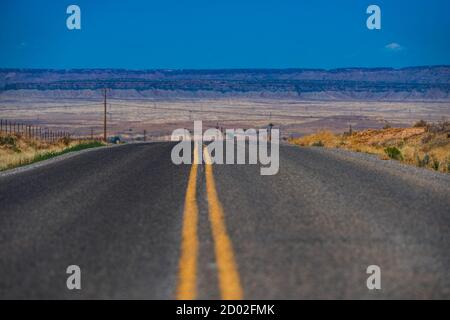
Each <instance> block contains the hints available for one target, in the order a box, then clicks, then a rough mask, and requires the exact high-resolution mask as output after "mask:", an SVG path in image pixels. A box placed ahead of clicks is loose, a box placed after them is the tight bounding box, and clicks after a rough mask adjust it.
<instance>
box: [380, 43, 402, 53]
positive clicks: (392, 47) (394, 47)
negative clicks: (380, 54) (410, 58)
mask: <svg viewBox="0 0 450 320" xmlns="http://www.w3.org/2000/svg"><path fill="white" fill-rule="evenodd" d="M384 48H385V49H387V50H390V51H401V50H403V47H402V46H401V45H399V44H398V43H397V42H392V43H389V44H387V45H385V46H384Z"/></svg>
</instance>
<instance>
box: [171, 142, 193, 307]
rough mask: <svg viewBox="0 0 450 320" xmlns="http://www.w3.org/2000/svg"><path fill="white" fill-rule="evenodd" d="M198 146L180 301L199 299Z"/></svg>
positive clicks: (188, 195) (184, 235) (187, 200)
mask: <svg viewBox="0 0 450 320" xmlns="http://www.w3.org/2000/svg"><path fill="white" fill-rule="evenodd" d="M196 159H198V144H197V143H195V146H194V163H193V164H192V166H191V172H190V174H189V180H188V185H187V190H186V198H185V201H184V214H183V231H182V243H181V256H180V261H179V267H178V268H179V271H178V286H177V293H176V298H177V299H178V300H193V299H195V298H196V297H197V257H198V236H197V223H198V207H197V199H196V193H197V167H198V165H197V161H196Z"/></svg>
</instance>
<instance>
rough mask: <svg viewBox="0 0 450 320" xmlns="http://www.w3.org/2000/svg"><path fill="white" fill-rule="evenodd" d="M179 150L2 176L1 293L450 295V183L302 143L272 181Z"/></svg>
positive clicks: (105, 154)
mask: <svg viewBox="0 0 450 320" xmlns="http://www.w3.org/2000/svg"><path fill="white" fill-rule="evenodd" d="M172 146H173V144H172V143H149V144H132V145H126V146H121V147H116V148H105V149H100V150H95V151H92V152H87V153H85V154H80V155H77V156H75V157H72V158H69V159H66V160H64V161H60V162H55V163H51V164H49V165H46V166H43V167H39V168H36V169H32V170H29V171H24V172H21V173H17V174H14V175H8V176H3V177H2V176H0V298H38V299H42V298H50V299H58V298H62V299H77V298H143V299H173V298H181V299H193V298H197V299H208V298H235V299H240V298H245V299H266V298H275V299H304V298H450V253H449V251H448V247H450V209H449V208H450V178H449V177H448V176H444V175H439V174H435V173H433V172H431V171H426V170H421V169H416V168H412V167H406V166H404V165H401V164H397V163H391V162H383V161H379V160H377V159H371V158H370V157H365V156H364V155H352V154H349V153H346V152H335V151H329V150H322V149H301V148H297V147H291V146H281V148H280V172H279V174H277V175H275V176H261V175H260V171H259V166H257V165H210V164H201V165H180V166H176V165H174V164H172V162H171V158H170V153H171V149H172ZM205 159H206V160H207V156H206V157H205ZM74 264H75V265H79V266H80V267H81V272H82V289H81V290H79V291H76V290H74V291H70V290H68V289H67V288H66V279H67V277H68V275H67V274H66V268H67V266H69V265H74ZM373 264H374V265H378V266H380V268H381V272H382V289H381V290H379V291H370V290H368V289H367V287H366V279H367V277H368V275H367V274H366V268H367V266H369V265H373Z"/></svg>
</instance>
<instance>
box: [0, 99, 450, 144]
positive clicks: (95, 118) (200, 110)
mask: <svg viewBox="0 0 450 320" xmlns="http://www.w3.org/2000/svg"><path fill="white" fill-rule="evenodd" d="M449 105H450V104H449V103H448V102H435V101H433V102H430V101H424V102H411V101H408V102H376V101H366V102H364V101H299V100H289V99H278V100H275V99H241V98H240V99H236V98H226V99H225V98H217V99H205V98H203V99H199V98H197V99H142V100H138V99H125V98H115V97H114V96H113V97H111V98H108V100H107V106H108V108H107V109H108V116H107V121H108V134H109V135H121V136H123V138H124V139H128V140H133V139H141V138H142V136H143V132H144V130H146V133H147V138H149V139H164V138H166V137H167V136H168V135H170V134H171V132H172V131H173V130H174V129H176V128H192V126H193V121H194V120H202V121H203V122H204V127H215V126H219V127H223V128H250V127H251V128H261V127H266V126H267V125H268V124H269V123H273V124H274V125H275V127H277V128H279V129H280V131H281V136H282V137H285V138H289V137H297V136H301V135H306V134H311V133H315V132H318V131H321V130H324V129H326V130H330V131H332V132H343V131H345V130H348V128H349V126H350V125H351V126H352V128H353V129H354V130H362V129H367V128H374V129H376V128H382V127H384V126H386V124H389V125H390V126H393V127H407V126H411V125H412V124H414V123H415V122H417V121H419V120H426V121H427V122H436V121H441V120H445V119H450V106H449ZM103 110H104V107H103V101H102V99H101V96H100V95H99V97H98V98H90V99H47V98H45V99H40V98H35V97H33V98H26V97H25V98H20V99H11V98H8V97H5V96H0V118H2V119H7V120H11V121H21V122H25V123H28V124H32V125H38V126H43V127H48V128H51V129H54V130H66V131H69V132H72V133H73V134H74V135H75V136H89V135H91V133H93V135H94V136H100V135H101V134H102V132H103Z"/></svg>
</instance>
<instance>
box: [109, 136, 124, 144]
mask: <svg viewBox="0 0 450 320" xmlns="http://www.w3.org/2000/svg"><path fill="white" fill-rule="evenodd" d="M108 142H109V143H114V144H119V143H121V142H122V139H120V136H114V137H110V138H109V139H108Z"/></svg>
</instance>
